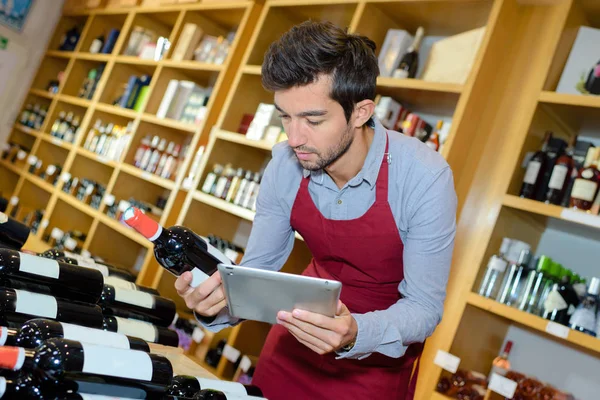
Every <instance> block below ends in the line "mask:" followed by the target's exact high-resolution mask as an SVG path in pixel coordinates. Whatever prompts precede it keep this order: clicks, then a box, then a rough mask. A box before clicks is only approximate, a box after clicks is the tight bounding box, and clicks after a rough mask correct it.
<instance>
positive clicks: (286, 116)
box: [279, 114, 290, 119]
mask: <svg viewBox="0 0 600 400" xmlns="http://www.w3.org/2000/svg"><path fill="white" fill-rule="evenodd" d="M279 118H280V119H289V118H290V116H289V115H285V114H284V115H282V114H280V115H279Z"/></svg>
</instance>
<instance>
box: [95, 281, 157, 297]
mask: <svg viewBox="0 0 600 400" xmlns="http://www.w3.org/2000/svg"><path fill="white" fill-rule="evenodd" d="M104 284H105V285H111V286H113V287H115V288H122V289H129V290H137V291H140V292H146V293H149V294H153V295H155V296H160V293H158V290H156V289H152V288H149V287H145V286H139V285H136V284H135V283H133V282H129V281H126V280H125V279H121V278H118V277H115V276H107V277H106V278H104Z"/></svg>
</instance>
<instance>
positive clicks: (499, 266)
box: [488, 256, 508, 272]
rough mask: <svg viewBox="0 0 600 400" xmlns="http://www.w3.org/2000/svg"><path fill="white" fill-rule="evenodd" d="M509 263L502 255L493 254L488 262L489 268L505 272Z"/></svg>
mask: <svg viewBox="0 0 600 400" xmlns="http://www.w3.org/2000/svg"><path fill="white" fill-rule="evenodd" d="M507 265H508V263H507V262H506V261H505V260H503V259H501V258H500V257H496V256H492V258H491V260H490V262H489V263H488V268H489V269H491V270H493V271H498V272H504V271H506V267H507Z"/></svg>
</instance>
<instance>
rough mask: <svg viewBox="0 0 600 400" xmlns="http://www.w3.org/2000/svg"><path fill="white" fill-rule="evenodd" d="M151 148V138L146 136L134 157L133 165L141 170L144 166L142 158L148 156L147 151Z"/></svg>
mask: <svg viewBox="0 0 600 400" xmlns="http://www.w3.org/2000/svg"><path fill="white" fill-rule="evenodd" d="M149 148H150V136H149V135H146V136H144V138H142V140H141V142H140V146H139V147H138V148H137V150H136V151H135V155H134V156H133V165H134V166H135V167H137V168H140V165H142V158H143V157H144V154H146V150H148V149H149Z"/></svg>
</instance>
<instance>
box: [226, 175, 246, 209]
mask: <svg viewBox="0 0 600 400" xmlns="http://www.w3.org/2000/svg"><path fill="white" fill-rule="evenodd" d="M243 179H244V170H243V169H242V168H238V170H237V173H236V174H235V176H234V177H233V179H232V180H231V185H230V186H229V189H228V190H227V193H226V195H225V201H228V202H232V201H233V200H234V199H235V196H236V195H237V192H238V190H239V189H240V185H241V183H242V180H243Z"/></svg>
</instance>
